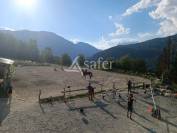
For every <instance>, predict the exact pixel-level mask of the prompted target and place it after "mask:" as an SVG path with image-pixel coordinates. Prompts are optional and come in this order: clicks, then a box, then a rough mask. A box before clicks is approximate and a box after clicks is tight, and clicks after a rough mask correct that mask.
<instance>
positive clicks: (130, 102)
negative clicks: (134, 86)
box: [127, 93, 134, 120]
mask: <svg viewBox="0 0 177 133" xmlns="http://www.w3.org/2000/svg"><path fill="white" fill-rule="evenodd" d="M133 102H134V98H133V94H132V93H131V94H129V96H128V107H127V117H128V118H130V119H131V120H132V113H133Z"/></svg>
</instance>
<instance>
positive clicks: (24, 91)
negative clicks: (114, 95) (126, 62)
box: [0, 67, 177, 133]
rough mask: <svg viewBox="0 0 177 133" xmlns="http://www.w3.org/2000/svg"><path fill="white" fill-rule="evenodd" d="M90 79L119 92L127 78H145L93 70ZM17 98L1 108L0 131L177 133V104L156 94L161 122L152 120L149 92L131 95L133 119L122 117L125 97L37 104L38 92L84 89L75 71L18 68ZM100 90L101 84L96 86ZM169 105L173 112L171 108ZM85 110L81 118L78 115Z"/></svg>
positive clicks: (49, 92) (17, 132) (80, 78)
mask: <svg viewBox="0 0 177 133" xmlns="http://www.w3.org/2000/svg"><path fill="white" fill-rule="evenodd" d="M93 73H94V78H93V80H94V81H95V82H97V83H104V88H105V89H108V88H111V87H112V82H116V87H117V88H125V87H126V83H127V80H128V79H132V80H134V81H135V82H140V81H145V82H149V81H148V80H146V79H143V78H139V77H134V76H129V75H123V74H114V73H108V72H102V71H94V72H93ZM13 82H14V83H13V84H14V88H15V94H14V95H13V99H12V103H11V106H7V105H6V104H4V106H3V107H4V108H5V109H4V110H3V111H4V117H3V118H4V119H3V122H2V126H1V127H0V132H2V133H5V132H8V133H9V132H10V133H24V132H28V133H33V132H35V133H38V132H41V133H44V132H46V133H47V132H62V133H70V132H71V133H94V132H98V133H103V132H104V133H117V132H119V133H124V132H129V133H135V132H136V133H142V132H153V131H154V132H159V133H166V132H174V133H175V132H177V124H176V123H177V104H176V103H177V100H176V99H171V98H166V97H161V96H156V97H155V99H156V101H157V104H158V105H159V106H160V107H161V111H162V116H163V120H162V121H159V120H156V119H154V118H152V117H151V116H150V113H149V112H148V111H147V109H148V107H149V106H150V105H151V104H152V100H151V98H150V95H149V94H146V95H145V94H144V93H143V92H142V91H139V94H137V95H135V97H136V99H137V100H136V103H135V114H134V115H133V121H131V120H130V119H128V118H127V117H126V108H127V107H126V106H127V94H126V91H127V90H125V93H123V94H122V98H121V99H117V100H116V101H111V102H108V101H105V100H102V98H101V95H97V96H96V99H95V101H94V102H90V101H88V99H87V98H82V99H76V100H74V101H70V102H69V103H68V106H67V105H65V104H64V103H61V102H55V103H54V104H53V105H51V104H42V105H39V104H38V102H37V100H38V93H39V89H41V90H42V97H47V96H55V95H61V91H62V90H63V87H65V86H66V85H70V86H72V89H81V88H85V86H86V85H87V84H88V81H86V80H84V79H83V78H82V77H81V75H80V74H79V73H67V72H64V71H61V70H60V69H59V68H58V69H57V71H56V72H55V71H54V70H53V67H21V68H17V70H16V74H15V77H14V79H13ZM94 85H95V86H96V87H97V88H98V89H99V88H100V86H99V85H97V84H94ZM170 107H172V108H170ZM79 108H84V112H85V114H81V113H80V112H79Z"/></svg>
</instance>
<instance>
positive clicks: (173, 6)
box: [122, 0, 177, 36]
mask: <svg viewBox="0 0 177 133" xmlns="http://www.w3.org/2000/svg"><path fill="white" fill-rule="evenodd" d="M149 7H155V8H154V9H152V11H150V12H149V16H150V17H151V18H152V19H154V20H158V22H159V26H160V28H159V29H158V31H157V33H156V34H157V35H161V36H169V35H173V34H175V33H177V0H140V1H139V2H138V3H136V4H135V5H133V6H132V7H130V8H128V9H127V10H126V11H125V12H124V13H123V14H122V16H128V15H131V14H133V13H136V12H139V11H141V10H143V9H146V8H149Z"/></svg>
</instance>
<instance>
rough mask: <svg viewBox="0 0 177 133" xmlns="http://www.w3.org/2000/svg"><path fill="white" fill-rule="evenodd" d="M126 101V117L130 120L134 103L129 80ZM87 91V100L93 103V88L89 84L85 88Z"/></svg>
mask: <svg viewBox="0 0 177 133" xmlns="http://www.w3.org/2000/svg"><path fill="white" fill-rule="evenodd" d="M127 85H128V101H127V117H128V118H130V119H132V113H133V102H134V101H135V99H134V97H133V93H132V91H131V90H132V81H131V80H129V81H128V83H127ZM87 89H88V98H89V100H90V101H93V98H94V97H95V95H94V94H95V92H94V89H95V88H94V87H93V86H92V85H91V83H89V85H88V86H87Z"/></svg>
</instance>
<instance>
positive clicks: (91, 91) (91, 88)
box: [87, 83, 94, 101]
mask: <svg viewBox="0 0 177 133" xmlns="http://www.w3.org/2000/svg"><path fill="white" fill-rule="evenodd" d="M87 89H88V97H89V100H91V101H93V97H94V88H93V87H92V86H91V83H89V85H88V86H87Z"/></svg>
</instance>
